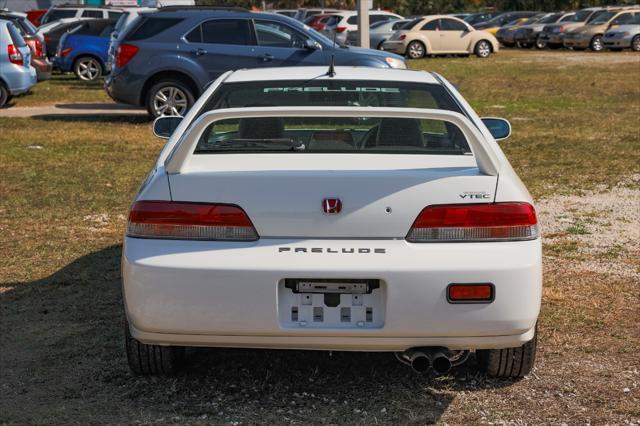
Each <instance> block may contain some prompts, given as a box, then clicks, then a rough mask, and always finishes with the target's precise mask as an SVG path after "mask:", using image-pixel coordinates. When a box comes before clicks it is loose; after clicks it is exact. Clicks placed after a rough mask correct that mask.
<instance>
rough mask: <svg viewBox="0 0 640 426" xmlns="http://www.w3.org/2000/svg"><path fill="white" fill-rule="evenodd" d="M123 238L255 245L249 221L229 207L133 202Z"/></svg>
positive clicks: (239, 209) (236, 208)
mask: <svg viewBox="0 0 640 426" xmlns="http://www.w3.org/2000/svg"><path fill="white" fill-rule="evenodd" d="M127 236H129V237H138V238H160V239H177V240H223V241H255V240H257V239H258V238H259V237H258V233H257V232H256V230H255V228H254V226H253V224H252V223H251V220H250V219H249V217H248V216H247V214H246V213H245V212H244V210H242V209H241V208H240V207H238V206H235V205H231V204H209V203H181V202H172V201H137V202H135V203H134V204H133V206H132V207H131V211H130V212H129V222H128V223H127Z"/></svg>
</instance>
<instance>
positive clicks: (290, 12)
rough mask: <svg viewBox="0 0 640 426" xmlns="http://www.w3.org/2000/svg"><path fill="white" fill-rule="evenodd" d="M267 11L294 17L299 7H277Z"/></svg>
mask: <svg viewBox="0 0 640 426" xmlns="http://www.w3.org/2000/svg"><path fill="white" fill-rule="evenodd" d="M265 12H269V13H277V14H278V15H284V16H288V17H289V18H293V17H295V16H296V13H298V10H297V9H275V10H266V11H265Z"/></svg>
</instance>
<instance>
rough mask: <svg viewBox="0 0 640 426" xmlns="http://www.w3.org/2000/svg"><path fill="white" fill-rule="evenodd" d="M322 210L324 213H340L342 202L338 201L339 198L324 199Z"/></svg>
mask: <svg viewBox="0 0 640 426" xmlns="http://www.w3.org/2000/svg"><path fill="white" fill-rule="evenodd" d="M322 210H324V212H325V213H340V212H341V211H342V201H340V198H325V199H324V200H323V201H322Z"/></svg>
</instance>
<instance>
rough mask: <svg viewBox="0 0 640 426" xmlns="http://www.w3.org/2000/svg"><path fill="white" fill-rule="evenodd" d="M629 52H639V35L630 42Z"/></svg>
mask: <svg viewBox="0 0 640 426" xmlns="http://www.w3.org/2000/svg"><path fill="white" fill-rule="evenodd" d="M631 50H633V51H634V52H640V34H639V35H637V36H635V37H634V38H633V40H631Z"/></svg>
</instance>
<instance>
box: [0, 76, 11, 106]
mask: <svg viewBox="0 0 640 426" xmlns="http://www.w3.org/2000/svg"><path fill="white" fill-rule="evenodd" d="M10 100H11V95H9V91H8V90H7V88H6V86H5V85H4V83H3V82H1V81H0V108H2V107H4V106H5V105H6V104H7V102H9V101H10Z"/></svg>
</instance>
